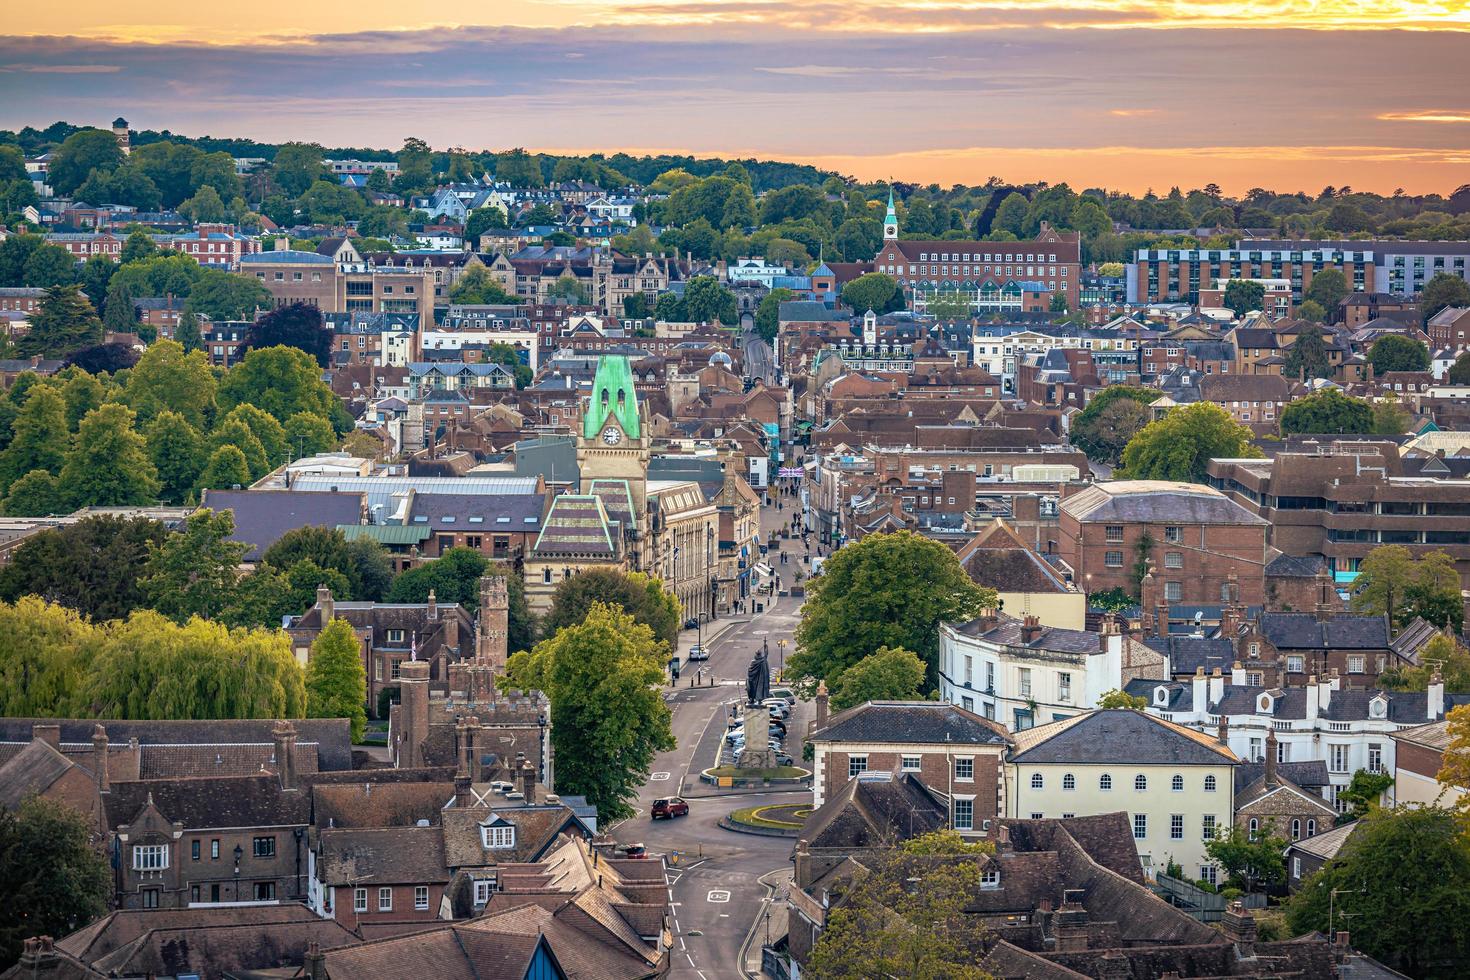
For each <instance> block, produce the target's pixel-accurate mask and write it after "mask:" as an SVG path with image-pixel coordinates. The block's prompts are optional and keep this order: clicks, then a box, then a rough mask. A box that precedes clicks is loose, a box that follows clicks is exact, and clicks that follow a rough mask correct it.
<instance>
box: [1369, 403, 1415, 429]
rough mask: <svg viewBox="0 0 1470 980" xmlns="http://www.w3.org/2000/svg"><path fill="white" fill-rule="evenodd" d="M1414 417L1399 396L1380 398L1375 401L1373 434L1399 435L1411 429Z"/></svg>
mask: <svg viewBox="0 0 1470 980" xmlns="http://www.w3.org/2000/svg"><path fill="white" fill-rule="evenodd" d="M1412 422H1413V417H1412V416H1410V415H1409V412H1408V410H1407V409H1406V408H1404V406H1403V403H1401V402H1400V401H1399V400H1398V399H1397V398H1380V399H1378V400H1377V401H1375V402H1374V403H1373V434H1374V435H1380V436H1397V435H1402V434H1403V433H1405V432H1407V431H1409V426H1410V425H1411V424H1412Z"/></svg>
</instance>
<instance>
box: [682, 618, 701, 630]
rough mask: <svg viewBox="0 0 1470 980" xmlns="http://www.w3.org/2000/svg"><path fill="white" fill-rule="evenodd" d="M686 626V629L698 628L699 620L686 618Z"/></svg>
mask: <svg viewBox="0 0 1470 980" xmlns="http://www.w3.org/2000/svg"><path fill="white" fill-rule="evenodd" d="M684 628H685V629H686V630H697V629H699V620H697V619H686V620H684Z"/></svg>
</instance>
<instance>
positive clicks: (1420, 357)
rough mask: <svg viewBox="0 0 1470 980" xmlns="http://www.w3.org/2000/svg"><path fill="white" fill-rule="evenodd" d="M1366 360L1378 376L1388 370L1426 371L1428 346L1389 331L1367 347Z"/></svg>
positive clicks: (1427, 368)
mask: <svg viewBox="0 0 1470 980" xmlns="http://www.w3.org/2000/svg"><path fill="white" fill-rule="evenodd" d="M1368 362H1369V363H1370V364H1372V365H1373V373H1374V374H1376V375H1378V376H1379V377H1382V376H1383V375H1384V374H1386V373H1387V372H1389V371H1428V370H1429V348H1428V347H1425V346H1424V345H1423V344H1421V343H1420V342H1419V341H1417V340H1411V339H1410V338H1408V337H1405V336H1403V335H1402V334H1396V333H1391V334H1388V335H1386V336H1383V337H1379V338H1378V339H1377V340H1375V341H1374V342H1373V346H1372V347H1370V348H1368Z"/></svg>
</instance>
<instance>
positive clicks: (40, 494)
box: [3, 470, 71, 517]
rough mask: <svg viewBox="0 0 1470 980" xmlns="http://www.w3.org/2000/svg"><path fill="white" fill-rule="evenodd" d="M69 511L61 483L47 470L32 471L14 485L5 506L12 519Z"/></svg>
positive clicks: (6, 498) (5, 510)
mask: <svg viewBox="0 0 1470 980" xmlns="http://www.w3.org/2000/svg"><path fill="white" fill-rule="evenodd" d="M69 510H71V508H70V507H69V506H68V502H67V499H66V494H64V493H62V492H61V483H60V481H58V480H57V479H56V477H54V476H52V475H51V474H50V473H47V472H46V471H45V470H31V471H30V472H29V473H27V474H26V475H25V476H23V477H21V478H20V479H19V480H16V481H15V482H14V483H12V484H11V485H10V489H9V491H8V492H7V493H6V494H5V501H4V504H3V511H4V513H6V514H8V515H10V516H11V517H48V516H50V515H52V514H62V513H65V512H67V511H69Z"/></svg>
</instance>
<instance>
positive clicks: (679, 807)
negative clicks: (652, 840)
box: [649, 796, 689, 820]
mask: <svg viewBox="0 0 1470 980" xmlns="http://www.w3.org/2000/svg"><path fill="white" fill-rule="evenodd" d="M687 816H689V804H688V803H686V802H684V801H683V800H681V799H680V798H679V797H677V796H672V797H669V798H668V799H666V800H654V801H653V809H652V810H650V811H649V818H650V819H653V820H657V819H659V818H660V817H662V818H663V819H665V820H672V819H674V818H675V817H687Z"/></svg>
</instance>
